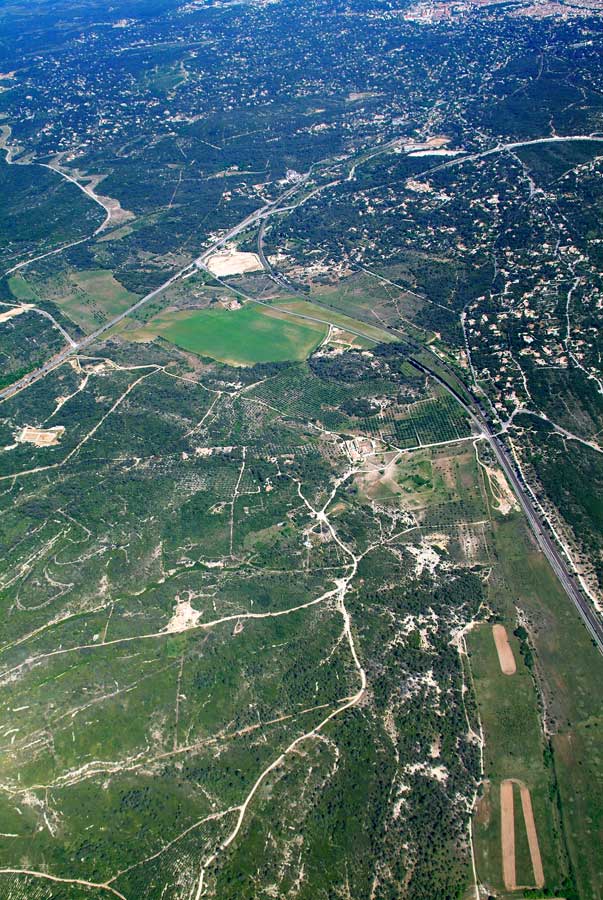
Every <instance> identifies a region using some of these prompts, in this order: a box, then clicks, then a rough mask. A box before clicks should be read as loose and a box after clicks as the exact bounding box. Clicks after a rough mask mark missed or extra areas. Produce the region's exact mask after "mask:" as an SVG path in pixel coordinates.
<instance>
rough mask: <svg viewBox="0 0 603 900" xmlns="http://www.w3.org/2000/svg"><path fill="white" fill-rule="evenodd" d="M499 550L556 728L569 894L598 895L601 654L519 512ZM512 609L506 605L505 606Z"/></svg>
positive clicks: (500, 532)
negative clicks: (570, 885)
mask: <svg viewBox="0 0 603 900" xmlns="http://www.w3.org/2000/svg"><path fill="white" fill-rule="evenodd" d="M496 549H497V554H498V557H499V559H500V562H501V566H502V569H503V572H504V578H505V581H506V583H507V586H508V587H507V591H505V592H504V593H505V595H506V598H505V596H498V597H497V598H496V600H497V602H500V603H501V605H502V604H503V603H504V602H506V603H507V604H508V605H509V604H510V601H511V599H512V598H517V602H518V603H519V604H520V605H521V607H522V608H523V609H524V611H525V612H526V614H527V615H528V616H529V618H530V621H531V623H532V626H531V631H530V634H531V637H532V640H533V644H534V649H535V654H536V666H535V672H536V676H537V682H538V686H539V690H540V691H541V693H542V694H543V696H544V702H545V706H546V709H547V712H548V718H549V720H550V722H551V725H552V728H553V729H554V734H553V736H552V738H551V746H552V750H553V757H552V762H553V770H554V776H555V779H556V784H557V788H558V799H557V803H558V804H559V806H560V808H561V811H562V823H563V838H564V841H565V844H566V846H567V850H568V852H569V856H570V859H571V864H572V870H573V881H574V882H575V885H576V889H575V891H574V893H572V891H571V890H569V889H567V888H566V889H565V893H564V894H562V896H569V897H572V896H578V897H580V900H595V898H600V897H601V896H603V854H602V853H601V847H602V846H603V771H602V768H601V764H602V762H603V751H602V733H603V700H602V697H601V691H600V690H597V688H596V686H597V685H601V684H603V657H601V654H600V653H599V652H598V651H597V650H596V648H595V647H594V645H593V642H592V640H591V638H590V636H589V635H588V633H587V631H586V629H585V627H584V625H583V624H582V621H581V620H580V618H579V617H578V614H577V613H576V611H575V610H574V607H573V606H572V604H571V603H570V601H569V600H568V598H567V596H566V594H565V592H564V591H563V590H562V588H561V587H560V585H559V583H558V581H557V579H556V578H555V577H554V575H553V573H552V571H551V569H550V568H549V566H548V564H547V563H546V561H545V559H544V558H543V556H542V554H541V553H539V552H537V551H536V550H535V548H534V546H533V544H532V542H531V540H529V539H528V538H527V536H526V533H525V529H524V526H523V524H522V522H521V520H520V519H519V517H518V516H516V517H513V518H510V519H508V520H507V521H505V522H504V523H500V524H499V525H497V527H496ZM507 608H509V606H508V607H507Z"/></svg>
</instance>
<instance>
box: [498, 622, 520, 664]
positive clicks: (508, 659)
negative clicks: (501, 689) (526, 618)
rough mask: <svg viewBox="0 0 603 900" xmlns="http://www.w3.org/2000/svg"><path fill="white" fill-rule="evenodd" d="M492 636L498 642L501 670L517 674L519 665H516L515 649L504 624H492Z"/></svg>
mask: <svg viewBox="0 0 603 900" xmlns="http://www.w3.org/2000/svg"><path fill="white" fill-rule="evenodd" d="M492 637H493V638H494V643H495V644H496V652H497V653H498V661H499V663H500V671H501V672H502V673H503V675H515V672H516V671H517V666H516V665H515V657H514V656H513V650H512V649H511V645H510V644H509V636H508V634H507V629H506V628H505V626H504V625H493V626H492Z"/></svg>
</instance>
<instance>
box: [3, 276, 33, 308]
mask: <svg viewBox="0 0 603 900" xmlns="http://www.w3.org/2000/svg"><path fill="white" fill-rule="evenodd" d="M8 286H9V289H10V292H11V294H12V295H13V297H14V298H15V299H16V300H23V301H25V302H27V301H29V300H35V299H36V295H35V293H34V292H33V290H32V288H31V286H30V285H29V284H28V283H27V281H26V280H25V279H24V278H23V276H22V275H19V274H17V275H12V276H11V277H10V278H9V279H8Z"/></svg>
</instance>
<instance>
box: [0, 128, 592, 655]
mask: <svg viewBox="0 0 603 900" xmlns="http://www.w3.org/2000/svg"><path fill="white" fill-rule="evenodd" d="M556 140H561V141H576V140H594V141H602V142H603V137H600V136H598V135H597V136H595V135H586V136H584V135H580V136H574V135H572V136H565V137H559V138H557V137H552V138H551V137H548V138H540V139H536V140H530V141H525V142H517V143H514V144H507V145H503V146H500V145H499V146H497V147H494V148H491V149H490V150H486V151H483V152H481V153H477V154H472V155H469V156H465V157H460V158H456V159H454V160H451V161H448V162H447V163H444V164H442V165H441V166H436V167H434V168H433V169H432V171H436V170H437V169H438V168H447V167H449V166H452V165H458V164H459V163H462V162H465V161H467V160H471V159H479V158H483V157H485V156H489V155H491V154H494V153H500V152H501V151H503V150H505V149H514V148H518V147H523V146H528V145H531V144H540V143H550V142H553V141H556ZM387 146H388V145H384V146H382V147H380V148H379V151H378V152H383V150H384V149H385V148H386V147H387ZM311 172H312V169H310V171H309V172H308V173H307V174H306V175H305V176H304V177H303V178H302V179H300V180H299V181H297V182H296V183H295V184H294V185H292V186H291V187H290V188H288V189H287V190H286V191H284V192H283V193H282V194H281V195H280V197H277V198H276V200H272V201H270V202H269V203H266V204H265V205H264V206H262V207H260V209H258V210H256V211H255V212H253V213H250V215H248V216H246V217H245V218H244V219H243V220H242V221H241V222H239V223H238V224H237V225H235V226H234V227H233V228H231V229H230V230H229V231H227V232H226V233H225V234H223V235H222V236H221V237H219V238H217V239H216V240H215V241H213V242H212V243H211V245H210V246H209V247H208V248H207V249H205V250H204V251H203V253H202V254H201V255H200V256H199V257H198V258H197V259H196V260H195V261H194V262H192V263H189V264H188V265H187V266H185V267H184V268H183V269H181V270H180V271H179V272H176V274H175V275H172V277H171V278H169V279H168V280H167V281H165V282H164V283H163V284H162V285H160V286H159V287H157V288H155V290H153V291H151V292H150V293H148V294H146V295H145V296H144V297H142V298H141V299H140V300H138V301H137V302H136V303H134V304H133V305H132V306H130V307H129V308H128V309H126V310H124V311H123V312H121V313H119V314H118V315H116V316H114V317H113V318H112V319H111V320H110V321H108V322H105V323H104V324H103V325H101V326H100V328H97V329H96V331H94V332H92V333H91V334H89V335H86V336H85V337H84V338H82V339H81V340H80V341H75V342H73V344H72V345H71V346H68V347H66V348H65V349H64V350H62V351H61V352H60V353H59V354H57V355H56V356H54V357H53V358H52V359H50V360H48V361H47V362H46V363H44V365H43V366H41V367H40V368H39V369H36V370H34V371H33V372H30V373H28V374H27V375H25V376H24V377H23V378H21V379H20V380H19V381H17V382H15V383H14V384H12V385H9V386H8V387H6V388H4V389H3V390H0V401H3V400H6V399H8V398H9V397H12V396H13V395H14V394H16V393H18V392H19V391H21V390H23V389H24V388H26V387H28V386H29V385H31V384H33V383H34V382H35V381H37V380H38V379H40V378H43V377H44V376H45V375H47V374H48V373H49V372H51V371H52V370H53V369H55V368H57V367H58V366H60V365H62V363H64V362H65V361H66V360H67V359H69V358H70V357H71V356H74V355H75V354H77V353H79V352H80V351H82V350H84V349H85V348H86V347H88V346H89V345H90V344H92V343H94V342H95V341H96V340H98V338H100V337H101V336H102V335H103V334H105V333H106V332H107V331H109V330H110V329H112V328H114V327H115V326H116V325H118V324H119V323H120V322H122V321H123V320H124V319H126V318H127V317H128V316H130V315H131V314H132V313H134V312H136V310H138V309H140V308H141V307H142V306H144V305H145V304H146V303H148V302H149V301H150V300H152V299H153V298H154V297H156V296H157V295H158V294H160V293H161V292H162V291H164V290H166V289H167V288H169V287H170V286H171V285H172V284H174V282H176V281H178V279H180V278H182V277H183V276H184V275H186V274H189V273H192V272H194V271H195V270H196V269H200V270H204V269H205V262H206V260H207V259H208V258H209V257H210V256H211V254H212V253H214V252H215V251H216V250H217V249H219V248H220V247H223V246H224V245H225V244H226V243H228V241H230V240H232V238H234V237H236V236H237V235H238V234H241V232H243V231H245V229H247V228H249V227H251V226H253V225H256V224H258V223H260V222H261V227H260V229H259V233H258V241H257V244H258V255H259V257H260V259H261V262H262V264H263V266H264V268H265V270H266V271H267V273H268V274H269V275H270V276H271V277H272V278H273V280H274V281H276V283H277V284H279V285H280V286H281V287H282V288H284V289H285V290H288V291H292V292H293V293H300V292H299V291H298V289H296V288H295V286H294V285H292V284H290V283H289V281H288V280H287V279H285V278H284V277H283V276H280V277H279V273H276V272H274V270H273V269H272V266H271V265H270V263H269V262H268V260H267V259H266V256H265V254H264V248H263V240H264V226H265V220H266V218H267V217H268V216H270V215H272V214H273V213H275V212H278V211H279V209H281V207H282V205H283V203H284V201H285V200H287V199H288V198H289V197H290V196H292V195H293V194H295V193H296V192H297V191H298V190H299V188H300V186H301V184H303V183H304V182H306V181H307V180H308V179H309V178H310V176H311ZM320 189H322V188H319V190H320ZM313 193H314V192H313ZM101 205H102V204H101ZM218 280H219V279H218ZM248 299H251V300H253V299H254V298H251V297H249V298H248ZM255 302H256V303H258V302H259V303H261V302H262V301H257V300H255ZM293 315H295V313H293ZM297 315H298V317H299V318H302V319H303V318H313V317H311V316H305V315H302V314H297ZM317 321H318V320H317ZM425 349H427V350H428V349H429V348H425ZM410 362H411V363H412V365H413V366H415V368H417V369H419V370H420V371H423V372H424V373H425V374H427V375H430V376H431V377H432V378H434V379H435V380H436V381H437V382H438V383H439V384H440V385H442V387H444V388H445V390H447V391H448V392H449V393H450V394H452V395H453V396H454V398H455V399H456V400H457V401H458V402H459V403H460V404H461V405H462V407H463V408H464V409H465V411H466V412H467V413H468V415H469V416H470V418H471V420H472V421H473V422H475V423H476V424H477V427H478V428H479V430H480V432H481V433H482V434H483V435H484V437H485V438H486V439H487V441H488V443H489V444H490V446H491V447H492V450H493V452H494V454H495V456H496V458H497V460H498V463H499V465H500V466H501V468H502V470H503V471H504V473H505V475H506V476H507V478H508V480H509V483H510V484H511V486H512V487H513V490H514V492H515V494H516V496H517V499H518V501H519V504H520V506H521V508H522V510H523V512H524V513H525V515H526V518H527V520H528V523H529V525H530V528H531V530H532V532H533V534H534V536H535V538H536V541H537V543H538V546H539V547H540V549H541V550H542V552H543V553H544V554H545V556H546V557H547V559H548V561H549V563H550V564H551V567H552V569H553V571H554V572H555V574H556V576H557V578H558V579H559V581H560V583H561V585H562V587H563V589H564V590H565V592H566V594H567V596H568V597H569V599H570V600H571V601H572V603H573V604H574V606H575V607H576V609H577V610H578V612H579V614H580V616H581V618H582V620H583V622H584V624H585V626H586V628H587V629H588V631H589V633H590V635H591V636H592V638H593V641H594V642H595V644H596V645H597V647H598V648H599V651H600V652H601V653H603V624H602V622H601V620H600V617H599V616H598V614H597V613H596V611H595V610H594V609H593V607H592V604H591V602H590V600H589V598H587V596H586V595H585V594H584V592H583V591H582V589H581V587H580V586H579V584H578V582H577V580H576V578H575V577H574V576H573V575H572V574H571V572H570V571H569V569H568V566H567V563H566V562H565V560H564V559H563V557H562V555H561V553H560V551H559V549H558V548H557V545H556V544H555V542H554V540H553V539H552V537H551V536H550V534H549V532H548V530H547V527H546V526H545V524H544V523H543V521H542V519H541V517H540V516H539V514H538V512H537V511H536V509H535V508H534V506H533V504H532V501H531V499H530V495H529V493H528V490H527V488H526V487H525V485H524V483H523V480H522V479H521V478H520V476H519V475H518V473H517V470H516V467H515V465H514V463H513V461H512V460H511V458H510V456H509V454H508V452H507V450H506V448H505V446H504V444H503V443H502V441H501V440H500V439H499V438H498V437H497V436H496V435H495V434H494V433H493V432H492V430H491V428H490V426H489V424H488V421H487V419H486V417H485V416H484V414H483V412H482V409H481V407H480V405H479V402H478V401H477V400H476V399H475V397H472V400H473V403H472V404H471V405H469V404H468V403H467V402H466V400H465V399H464V398H463V397H461V396H460V394H458V393H457V392H456V391H455V390H454V388H452V387H451V385H449V384H448V383H447V382H446V381H445V380H444V379H443V378H441V377H440V376H439V375H438V374H437V373H436V372H434V371H433V370H432V369H430V368H429V367H428V366H426V365H424V364H422V363H419V362H417V361H416V360H414V359H411V360H410ZM438 364H439V365H440V366H441V365H442V362H441V360H438Z"/></svg>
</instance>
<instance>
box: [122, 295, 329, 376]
mask: <svg viewBox="0 0 603 900" xmlns="http://www.w3.org/2000/svg"><path fill="white" fill-rule="evenodd" d="M326 333H327V329H326V326H324V325H320V324H318V323H313V322H302V321H301V320H296V319H294V318H291V317H286V316H283V315H282V314H279V313H278V312H273V311H272V310H270V309H267V308H265V307H261V306H257V305H255V304H251V303H246V304H245V305H244V306H243V307H242V308H241V309H233V310H227V309H223V308H220V309H216V308H212V309H207V310H205V309H204V310H195V311H191V312H188V311H187V312H174V313H164V314H160V315H159V316H157V317H155V318H153V319H151V320H150V321H149V322H147V323H146V325H145V326H144V328H143V329H142V330H140V331H138V332H134V335H133V336H134V337H135V338H137V339H148V337H150V336H151V335H154V334H157V335H161V337H164V338H165V339H166V340H169V341H172V343H174V344H176V345H177V346H178V347H182V348H183V349H185V350H192V351H193V353H197V354H199V355H200V356H209V357H212V358H213V359H217V360H220V361H222V362H226V363H228V364H229V365H234V366H251V365H254V364H255V363H263V362H279V361H285V360H295V359H305V357H307V356H308V355H309V354H310V353H311V352H312V350H314V349H315V347H317V346H318V344H319V343H320V342H321V340H322V339H323V338H324V336H325V335H326Z"/></svg>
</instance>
